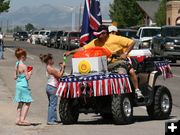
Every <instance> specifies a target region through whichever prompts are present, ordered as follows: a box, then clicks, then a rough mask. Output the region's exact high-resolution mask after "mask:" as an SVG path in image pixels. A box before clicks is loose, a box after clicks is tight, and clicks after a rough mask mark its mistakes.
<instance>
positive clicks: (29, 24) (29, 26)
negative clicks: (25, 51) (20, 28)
mask: <svg viewBox="0 0 180 135" xmlns="http://www.w3.org/2000/svg"><path fill="white" fill-rule="evenodd" d="M25 29H26V31H32V30H34V29H35V27H34V25H33V24H31V23H28V24H27V25H25Z"/></svg>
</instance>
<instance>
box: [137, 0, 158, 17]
mask: <svg viewBox="0 0 180 135" xmlns="http://www.w3.org/2000/svg"><path fill="white" fill-rule="evenodd" d="M137 4H138V6H139V7H140V8H141V10H142V11H143V12H144V13H145V14H146V15H147V16H149V17H150V18H151V19H152V20H154V19H155V13H156V12H157V11H158V8H159V4H160V1H137Z"/></svg>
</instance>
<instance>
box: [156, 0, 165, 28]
mask: <svg viewBox="0 0 180 135" xmlns="http://www.w3.org/2000/svg"><path fill="white" fill-rule="evenodd" d="M167 1H168V0H161V3H160V6H159V9H158V11H157V13H156V14H155V20H156V24H157V25H158V26H162V25H165V24H166V3H167Z"/></svg>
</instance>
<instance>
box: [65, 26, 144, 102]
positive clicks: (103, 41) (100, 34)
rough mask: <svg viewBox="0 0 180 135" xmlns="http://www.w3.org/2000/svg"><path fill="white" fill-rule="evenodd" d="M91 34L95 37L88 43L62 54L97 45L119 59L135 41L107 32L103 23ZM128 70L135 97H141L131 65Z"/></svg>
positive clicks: (125, 56)
mask: <svg viewBox="0 0 180 135" xmlns="http://www.w3.org/2000/svg"><path fill="white" fill-rule="evenodd" d="M93 34H94V35H95V36H96V37H97V38H96V39H94V40H92V41H91V42H90V43H88V44H86V45H85V46H83V47H80V48H78V49H75V50H72V51H68V52H65V54H64V55H66V56H69V55H71V54H74V53H75V52H78V51H83V50H86V49H89V48H92V47H96V46H99V47H103V48H106V49H107V50H109V51H110V52H111V54H116V55H119V56H120V58H121V59H126V58H127V56H128V54H129V52H130V51H131V50H132V49H133V47H134V44H135V42H134V41H133V40H131V39H129V38H126V37H122V36H117V35H113V34H109V32H108V28H107V27H106V26H104V25H101V26H100V27H99V29H98V30H97V32H94V33H93ZM124 50H125V51H124ZM128 72H129V73H130V76H131V80H132V82H133V85H134V87H135V93H136V95H137V98H138V99H139V98H143V97H144V96H143V95H142V93H141V91H140V90H139V86H138V81H137V76H136V73H135V71H134V69H133V68H132V67H131V68H129V71H128Z"/></svg>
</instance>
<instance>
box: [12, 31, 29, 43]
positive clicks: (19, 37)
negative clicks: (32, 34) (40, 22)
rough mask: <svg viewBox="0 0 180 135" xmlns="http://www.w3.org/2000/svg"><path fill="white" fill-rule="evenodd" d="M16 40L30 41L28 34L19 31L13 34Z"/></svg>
mask: <svg viewBox="0 0 180 135" xmlns="http://www.w3.org/2000/svg"><path fill="white" fill-rule="evenodd" d="M13 38H14V40H20V41H25V40H27V39H28V33H27V32H26V31H19V32H15V33H14V34H13Z"/></svg>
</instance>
